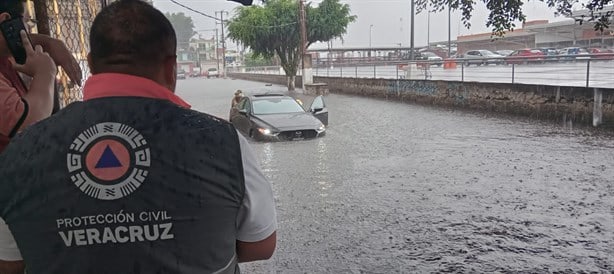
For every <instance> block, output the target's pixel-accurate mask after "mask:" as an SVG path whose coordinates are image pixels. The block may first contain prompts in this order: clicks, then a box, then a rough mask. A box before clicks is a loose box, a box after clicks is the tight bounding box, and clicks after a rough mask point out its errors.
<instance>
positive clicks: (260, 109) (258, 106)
mask: <svg viewBox="0 0 614 274" xmlns="http://www.w3.org/2000/svg"><path fill="white" fill-rule="evenodd" d="M253 107H254V114H256V115H261V114H277V113H295V112H305V110H304V109H303V108H302V107H301V105H299V104H298V103H297V102H296V101H295V100H294V99H290V98H267V99H261V100H255V101H254V103H253Z"/></svg>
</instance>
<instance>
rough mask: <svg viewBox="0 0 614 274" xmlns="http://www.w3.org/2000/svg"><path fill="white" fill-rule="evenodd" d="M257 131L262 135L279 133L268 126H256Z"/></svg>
mask: <svg viewBox="0 0 614 274" xmlns="http://www.w3.org/2000/svg"><path fill="white" fill-rule="evenodd" d="M258 132H260V134H262V135H267V136H277V134H279V133H275V132H273V131H272V130H270V129H268V128H258Z"/></svg>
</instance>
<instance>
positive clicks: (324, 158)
mask: <svg viewBox="0 0 614 274" xmlns="http://www.w3.org/2000/svg"><path fill="white" fill-rule="evenodd" d="M317 158H318V161H317V164H316V169H315V170H316V180H317V181H318V185H319V187H320V190H321V192H320V196H321V197H327V196H328V189H330V188H331V187H332V185H333V184H332V182H330V177H329V176H328V175H329V174H328V171H329V170H328V168H329V167H328V150H327V147H326V141H325V140H324V139H323V138H320V139H318V150H317Z"/></svg>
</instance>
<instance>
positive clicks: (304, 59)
mask: <svg viewBox="0 0 614 274" xmlns="http://www.w3.org/2000/svg"><path fill="white" fill-rule="evenodd" d="M298 7H299V20H300V21H301V22H300V27H301V48H300V50H299V52H300V54H301V67H302V72H303V73H302V75H303V81H302V82H303V87H302V88H303V91H305V85H308V84H313V73H312V69H311V55H309V54H307V42H308V41H307V12H306V11H305V0H299V1H298Z"/></svg>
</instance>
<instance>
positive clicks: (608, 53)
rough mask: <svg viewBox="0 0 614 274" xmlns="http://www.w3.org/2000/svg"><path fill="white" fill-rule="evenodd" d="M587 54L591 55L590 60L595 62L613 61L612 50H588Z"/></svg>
mask: <svg viewBox="0 0 614 274" xmlns="http://www.w3.org/2000/svg"><path fill="white" fill-rule="evenodd" d="M587 50H588V52H589V53H590V54H591V55H593V56H592V57H591V58H592V59H597V60H614V50H613V49H601V48H589V49H587Z"/></svg>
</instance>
